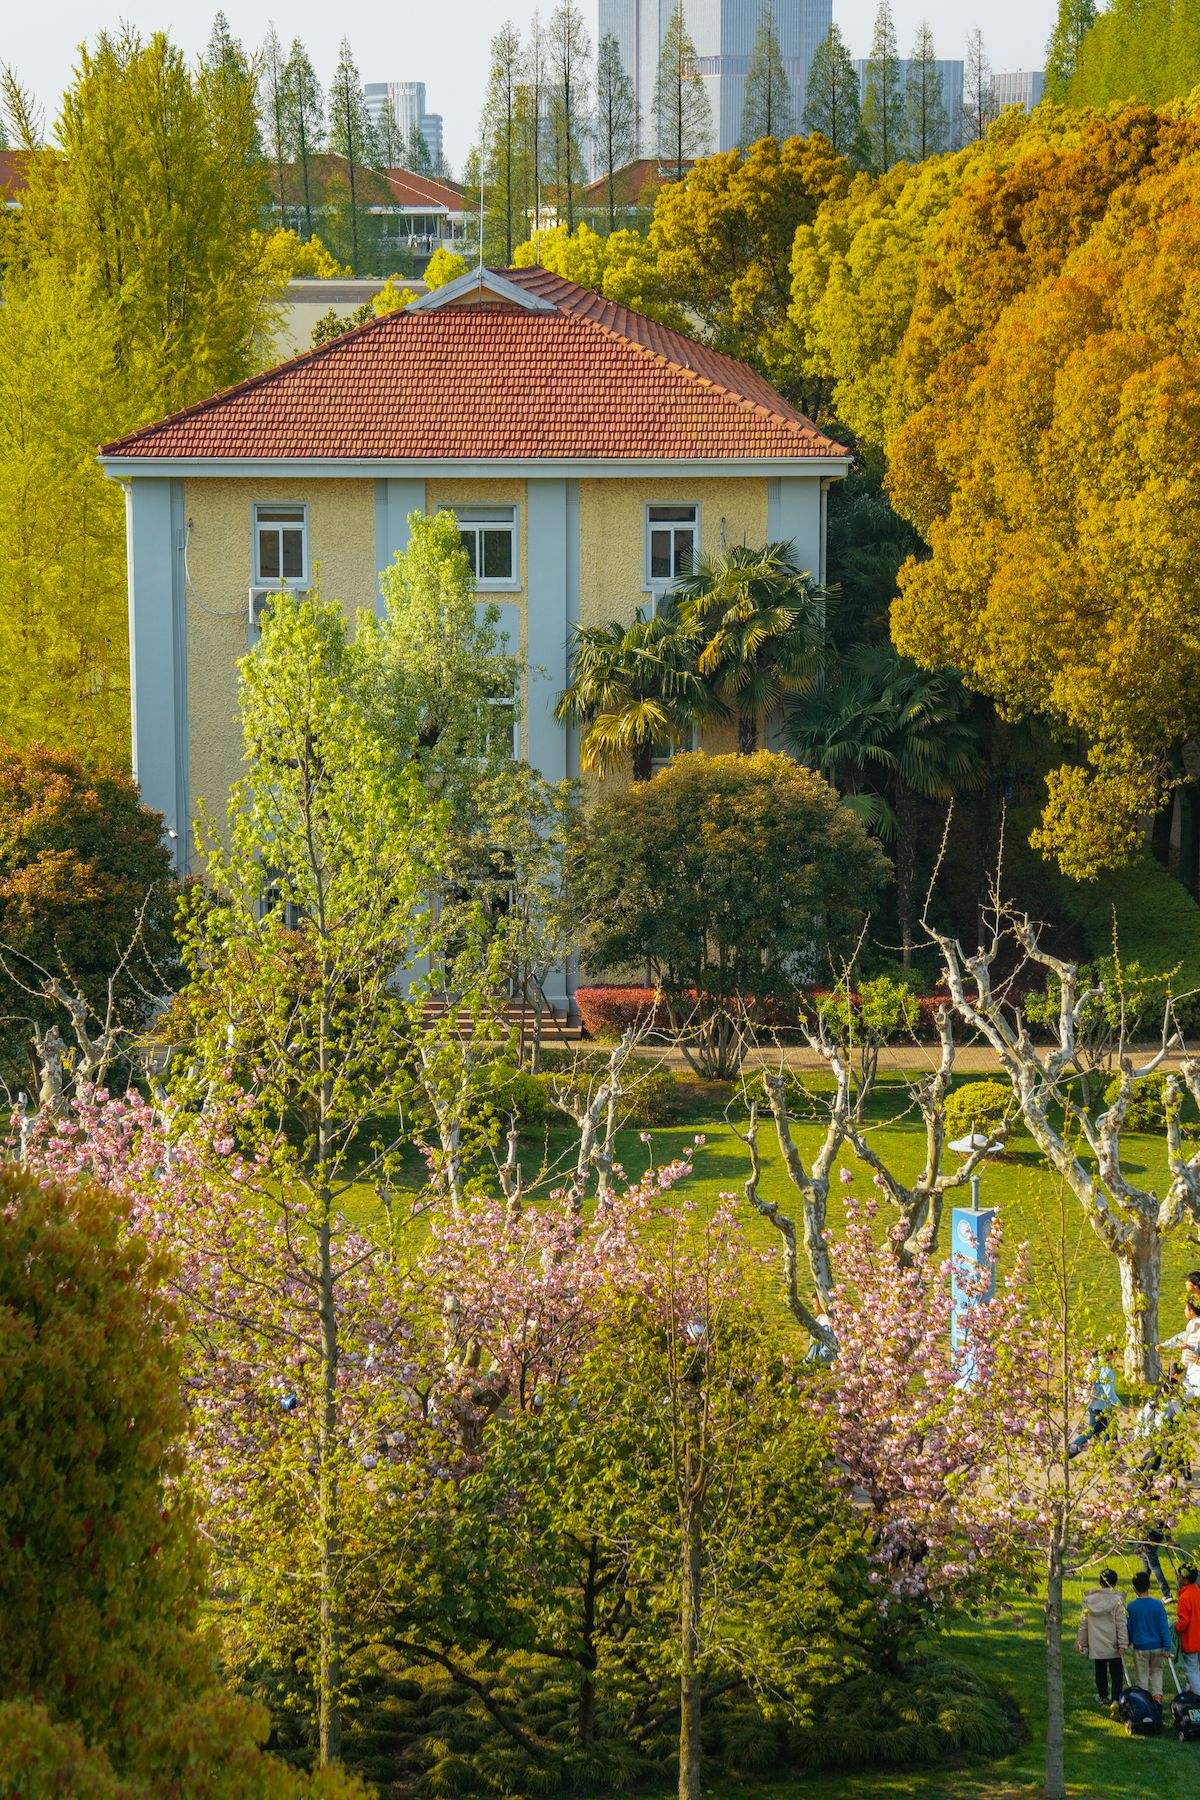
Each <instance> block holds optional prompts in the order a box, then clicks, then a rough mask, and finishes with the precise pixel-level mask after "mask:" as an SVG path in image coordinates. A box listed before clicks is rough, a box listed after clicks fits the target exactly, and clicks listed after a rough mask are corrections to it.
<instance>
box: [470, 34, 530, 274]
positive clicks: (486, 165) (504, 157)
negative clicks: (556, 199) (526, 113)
mask: <svg viewBox="0 0 1200 1800" xmlns="http://www.w3.org/2000/svg"><path fill="white" fill-rule="evenodd" d="M491 48H492V64H491V70H490V72H489V75H488V88H487V97H486V99H485V100H484V103H483V121H482V129H481V134H480V144H481V153H482V159H483V170H484V179H485V185H486V186H487V187H490V189H491V195H490V198H489V200H488V204H487V214H486V222H487V224H488V228H489V230H490V231H491V232H492V234H493V239H494V241H495V243H496V245H497V248H498V247H499V243H500V239H501V237H503V243H504V265H505V267H506V268H507V267H508V265H509V264H510V263H511V262H512V257H513V247H514V244H515V243H516V242H517V231H516V227H517V207H518V200H519V196H520V188H521V181H520V174H521V171H520V142H519V136H518V133H519V127H520V99H521V34H520V32H519V31H518V30H517V28H516V26H515V25H513V24H512V22H511V21H507V22H506V23H505V24H504V25H502V26H501V28H500V30H499V31H498V32H497V33H496V35H495V37H494V38H493V39H492V46H491ZM497 221H498V224H497ZM523 235H524V234H523V233H522V236H523Z"/></svg>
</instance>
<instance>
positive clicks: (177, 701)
mask: <svg viewBox="0 0 1200 1800" xmlns="http://www.w3.org/2000/svg"><path fill="white" fill-rule="evenodd" d="M185 530H186V522H185V519H184V507H183V483H182V481H177V480H163V479H161V478H156V477H153V476H149V477H147V476H135V477H133V479H132V480H131V481H130V482H129V485H128V487H127V488H126V490H125V545H126V561H127V568H128V585H129V690H130V712H131V726H132V744H133V776H134V780H135V781H136V782H137V784H138V786H139V788H140V789H141V793H142V799H143V801H144V802H145V804H146V805H147V806H150V807H153V808H154V810H155V811H156V812H160V813H161V814H162V816H163V820H164V822H165V824H166V828H167V831H168V832H169V833H170V834H171V847H172V850H173V852H174V856H175V861H176V865H177V867H178V868H179V869H180V870H181V872H184V873H186V871H187V868H188V864H189V860H190V853H191V842H190V838H191V821H190V818H189V815H188V759H187V747H188V746H187V734H188V719H187V614H186V604H187V603H186V595H185V591H184V587H185V584H184V567H183V553H184V533H185Z"/></svg>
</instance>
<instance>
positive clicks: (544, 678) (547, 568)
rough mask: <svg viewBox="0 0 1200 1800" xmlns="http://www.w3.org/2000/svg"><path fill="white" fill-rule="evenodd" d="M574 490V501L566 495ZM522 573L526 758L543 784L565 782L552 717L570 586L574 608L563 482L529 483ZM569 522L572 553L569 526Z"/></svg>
mask: <svg viewBox="0 0 1200 1800" xmlns="http://www.w3.org/2000/svg"><path fill="white" fill-rule="evenodd" d="M572 488H574V489H575V496H574V501H573V502H572V498H571V495H570V491H569V490H571V489H572ZM527 492H528V501H527V505H528V523H527V532H526V542H527V554H528V559H529V568H528V570H527V572H526V579H525V592H526V597H527V607H528V612H527V621H528V643H527V651H526V654H527V660H528V665H529V686H528V692H527V695H526V733H527V739H528V757H529V761H530V763H532V765H533V767H534V768H535V769H537V770H539V771H540V773H541V774H543V775H544V776H545V777H546V779H547V781H564V780H565V779H566V777H567V774H568V772H569V771H568V768H567V734H566V731H565V729H564V728H563V726H562V725H560V724H559V722H558V720H557V719H556V718H555V717H554V708H555V706H556V704H557V702H558V696H559V695H560V694H561V692H562V690H563V688H564V687H565V686H566V684H567V637H568V619H569V617H570V607H571V601H570V593H571V587H572V580H573V582H574V591H575V601H574V605H575V609H576V613H578V607H579V597H578V596H579V510H578V507H579V497H578V486H577V484H576V483H574V482H569V481H565V480H557V479H555V480H548V481H538V480H534V481H531V482H530V483H529V487H528V490H527ZM572 517H573V519H574V539H575V542H574V549H573V550H572V548H571V543H570V539H571V523H572Z"/></svg>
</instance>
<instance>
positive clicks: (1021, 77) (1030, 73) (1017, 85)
mask: <svg viewBox="0 0 1200 1800" xmlns="http://www.w3.org/2000/svg"><path fill="white" fill-rule="evenodd" d="M992 86H993V88H994V89H995V94H996V111H997V112H1003V111H1004V108H1005V107H1006V106H1023V107H1024V108H1025V111H1026V112H1028V113H1031V112H1032V111H1033V109H1034V107H1035V106H1036V105H1037V103H1038V101H1039V100H1040V99H1041V97H1042V95H1043V94H1044V93H1045V91H1046V71H1045V70H1044V69H1007V70H1005V72H1004V73H1003V74H1002V75H994V76H993V77H992Z"/></svg>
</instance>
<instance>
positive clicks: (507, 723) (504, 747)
mask: <svg viewBox="0 0 1200 1800" xmlns="http://www.w3.org/2000/svg"><path fill="white" fill-rule="evenodd" d="M485 704H486V706H487V718H486V720H485V723H484V737H485V740H486V743H487V753H488V755H489V756H493V757H497V758H503V757H513V758H514V759H515V758H516V757H517V756H519V755H520V753H521V746H520V743H519V741H518V738H517V697H516V695H515V694H514V693H513V692H512V690H511V688H507V687H506V688H504V689H502V690H499V691H497V692H496V693H494V694H490V695H489V696H488V699H487V701H486V702H485Z"/></svg>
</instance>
